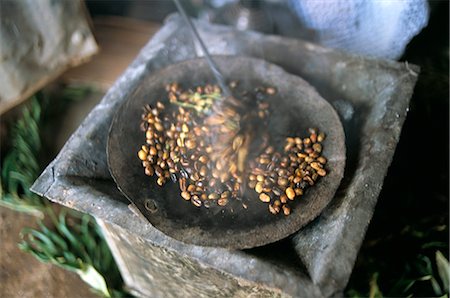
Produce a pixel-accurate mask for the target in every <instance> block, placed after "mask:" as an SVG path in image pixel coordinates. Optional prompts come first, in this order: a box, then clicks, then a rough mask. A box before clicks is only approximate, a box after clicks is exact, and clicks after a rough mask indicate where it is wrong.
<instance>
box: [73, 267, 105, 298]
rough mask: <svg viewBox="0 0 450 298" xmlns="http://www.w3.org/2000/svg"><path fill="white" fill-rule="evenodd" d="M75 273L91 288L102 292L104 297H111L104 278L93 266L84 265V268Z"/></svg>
mask: <svg viewBox="0 0 450 298" xmlns="http://www.w3.org/2000/svg"><path fill="white" fill-rule="evenodd" d="M77 273H78V275H79V276H80V277H81V279H82V280H84V281H85V282H86V283H87V284H89V285H90V286H91V287H92V288H94V289H95V290H97V291H99V292H100V293H102V294H103V295H104V296H105V297H111V295H110V293H109V291H108V287H107V286H106V281H105V279H104V278H103V276H102V275H101V274H100V273H98V271H97V270H95V268H94V267H92V266H91V265H84V268H83V269H80V270H78V271H77Z"/></svg>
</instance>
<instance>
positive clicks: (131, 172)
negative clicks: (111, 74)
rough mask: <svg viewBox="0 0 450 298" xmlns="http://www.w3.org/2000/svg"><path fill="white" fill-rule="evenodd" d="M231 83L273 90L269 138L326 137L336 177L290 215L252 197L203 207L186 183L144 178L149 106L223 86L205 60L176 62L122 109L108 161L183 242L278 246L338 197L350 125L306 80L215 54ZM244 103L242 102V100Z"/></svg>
mask: <svg viewBox="0 0 450 298" xmlns="http://www.w3.org/2000/svg"><path fill="white" fill-rule="evenodd" d="M214 60H215V61H216V63H217V64H218V66H219V68H220V69H221V71H222V73H223V75H224V77H225V78H227V79H229V80H238V81H239V85H240V87H241V88H243V89H244V90H253V89H254V88H255V87H256V86H273V87H276V88H277V93H276V95H273V96H269V97H267V101H268V102H269V103H270V106H271V109H272V112H271V116H270V117H271V119H270V126H269V134H270V135H271V136H272V137H273V141H274V143H275V145H276V146H279V145H280V144H282V143H283V141H282V140H283V139H284V137H286V136H293V135H294V136H301V137H304V136H306V135H307V134H308V133H307V129H308V128H310V127H315V128H318V129H319V130H320V131H323V132H325V133H326V135H327V137H326V139H325V141H324V142H323V146H324V151H323V156H325V157H326V158H327V159H328V163H327V165H326V169H327V171H328V175H326V176H325V177H322V178H321V179H320V180H319V181H318V183H317V184H316V185H314V186H313V187H311V188H309V189H308V190H307V191H306V192H305V194H304V195H303V196H302V197H301V198H297V199H296V200H295V201H294V202H293V203H291V204H290V206H291V208H292V211H291V214H290V215H289V216H284V215H283V214H278V215H273V214H271V213H269V211H268V205H267V204H266V203H262V202H261V201H259V200H258V199H257V197H256V195H254V194H252V193H251V192H249V193H248V195H246V196H244V198H243V199H242V200H243V202H244V203H245V204H246V205H247V206H248V208H247V209H244V208H243V207H242V202H237V200H235V201H236V202H230V203H229V204H228V205H226V206H225V207H220V206H215V207H211V208H209V209H207V208H204V207H201V208H198V207H195V206H194V205H193V204H191V203H190V202H188V201H185V200H183V199H182V198H181V197H180V191H179V188H178V184H174V183H172V182H170V181H169V182H168V183H166V184H165V185H164V186H163V187H160V186H158V185H157V184H156V178H154V177H148V176H146V175H145V174H144V170H143V168H142V165H141V162H140V160H139V159H138V157H137V151H139V148H140V147H141V145H142V144H144V143H145V135H144V133H143V132H142V131H141V130H140V128H139V127H140V122H141V114H142V107H143V106H144V105H146V104H150V105H154V104H155V103H156V101H158V100H160V101H163V103H165V104H166V105H168V104H169V103H168V100H167V99H166V91H165V86H166V84H168V83H172V82H178V83H179V84H181V86H183V88H190V87H194V86H197V85H202V84H206V83H215V81H214V78H213V76H212V75H211V70H210V69H209V67H208V65H207V63H206V61H205V60H204V59H202V58H199V59H194V60H189V61H184V62H181V63H178V64H174V65H171V66H169V67H167V68H164V69H162V70H160V71H157V72H155V73H152V74H150V75H149V76H148V77H146V78H145V79H143V80H142V81H141V83H140V84H139V86H138V87H137V88H136V90H135V92H134V93H133V94H132V95H131V96H130V97H129V98H128V100H126V102H125V103H124V104H123V105H122V106H121V107H120V108H119V109H118V110H117V113H116V115H115V117H114V119H113V122H112V124H111V128H110V131H109V138H108V145H107V156H108V165H109V169H110V172H111V175H112V177H113V179H114V180H115V182H116V183H117V186H118V187H119V189H120V191H121V192H122V193H123V194H124V195H125V196H126V197H127V198H128V199H129V200H130V201H131V202H132V203H133V204H135V205H136V207H137V208H138V209H139V210H140V212H141V213H142V214H143V215H144V216H145V217H146V218H147V219H148V220H149V221H150V223H151V224H152V225H153V226H154V227H156V228H157V229H159V230H160V231H162V232H163V233H165V234H166V235H169V236H171V237H173V238H175V239H177V240H180V241H183V242H186V243H191V244H196V245H202V246H218V247H225V248H230V249H243V248H251V247H255V246H261V245H264V244H267V243H271V242H275V241H277V240H280V239H282V238H285V237H287V236H289V235H290V234H292V233H294V232H296V231H298V230H299V229H300V228H301V227H303V226H304V225H306V224H307V223H308V222H310V221H311V220H313V219H314V218H315V217H317V216H318V215H319V214H320V212H321V211H322V210H323V209H324V208H325V207H326V206H327V204H328V203H329V202H330V201H331V200H332V198H333V196H334V194H335V192H336V189H337V188H338V186H339V184H340V181H341V179H342V177H343V173H344V165H345V137H344V131H343V128H342V124H341V122H340V120H339V117H338V115H337V114H336V112H335V111H334V109H333V108H332V107H331V105H330V104H329V103H328V102H327V101H326V100H324V99H323V98H322V97H321V96H320V95H319V94H318V93H317V92H316V91H315V90H314V88H313V87H311V86H310V85H309V84H308V83H306V82H305V81H304V80H303V79H301V78H299V77H297V76H294V75H291V74H288V73H287V72H285V71H284V70H283V69H281V68H280V67H278V66H276V65H273V64H270V63H267V62H265V61H263V60H259V59H254V58H248V57H236V56H215V57H214ZM236 97H237V98H238V99H239V97H238V96H236Z"/></svg>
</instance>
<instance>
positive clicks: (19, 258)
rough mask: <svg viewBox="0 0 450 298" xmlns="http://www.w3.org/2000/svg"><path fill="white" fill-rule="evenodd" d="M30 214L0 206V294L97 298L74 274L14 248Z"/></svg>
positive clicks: (31, 221)
mask: <svg viewBox="0 0 450 298" xmlns="http://www.w3.org/2000/svg"><path fill="white" fill-rule="evenodd" d="M34 223H35V219H34V218H33V217H31V216H28V215H25V214H20V213H18V212H15V211H11V210H9V209H7V208H3V207H0V241H1V250H0V297H5V298H15V297H21V298H22V297H25V298H26V297H30V298H36V297H61V298H62V297H67V298H78V297H80V298H81V297H82V298H87V297H98V296H96V295H95V294H93V293H92V292H90V290H89V288H88V286H87V285H86V284H85V283H84V282H83V281H82V280H81V279H80V278H79V277H78V275H76V274H75V273H71V272H68V271H66V270H63V269H60V268H58V267H56V266H53V265H49V264H43V263H41V262H39V261H37V260H36V259H35V258H34V257H33V256H31V255H29V254H26V253H24V252H22V251H20V249H19V248H18V247H17V243H18V242H20V240H21V239H20V235H19V233H20V231H21V230H22V229H23V228H24V227H33V226H35V225H34Z"/></svg>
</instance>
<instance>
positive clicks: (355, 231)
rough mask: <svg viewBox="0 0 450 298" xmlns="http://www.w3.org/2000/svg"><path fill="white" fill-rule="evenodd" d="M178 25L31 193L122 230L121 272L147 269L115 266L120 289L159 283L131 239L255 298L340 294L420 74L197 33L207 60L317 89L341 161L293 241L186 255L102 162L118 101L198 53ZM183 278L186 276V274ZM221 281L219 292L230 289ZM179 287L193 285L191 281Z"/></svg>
mask: <svg viewBox="0 0 450 298" xmlns="http://www.w3.org/2000/svg"><path fill="white" fill-rule="evenodd" d="M182 24H183V23H182V20H181V19H180V18H179V17H178V16H176V15H175V16H172V17H170V18H169V19H168V20H167V21H166V24H165V25H164V26H163V28H162V29H161V30H160V31H159V32H158V33H157V34H156V35H155V37H154V38H153V39H152V40H151V41H150V42H149V43H148V44H147V45H146V46H145V47H144V48H143V49H142V51H141V53H140V54H139V56H138V57H137V58H136V60H135V61H134V62H133V63H132V64H131V65H130V67H129V68H128V69H127V71H126V72H125V73H124V74H123V75H122V76H121V78H120V79H119V80H118V81H117V82H116V84H115V85H114V86H113V87H112V88H111V89H110V90H109V92H108V93H107V94H106V96H105V97H104V99H103V100H102V102H101V103H100V104H99V105H98V106H97V107H96V108H94V109H93V110H92V112H91V113H90V114H89V116H88V117H87V118H86V119H85V121H84V122H83V123H82V125H81V126H80V127H79V129H78V130H77V131H76V132H75V133H74V134H73V135H72V137H71V138H70V139H69V141H68V142H67V144H66V145H65V147H64V148H63V149H62V151H61V153H60V154H59V156H58V157H57V158H56V159H55V160H54V161H53V162H52V163H51V164H50V165H49V166H48V167H47V169H46V170H45V171H44V173H43V174H42V175H41V177H40V178H39V179H38V180H37V181H36V182H35V184H34V186H33V188H32V189H33V191H35V192H36V193H38V194H41V195H44V196H46V197H48V198H49V199H51V200H53V201H55V202H58V203H60V204H63V205H65V206H69V207H71V208H75V209H78V210H81V211H84V212H87V213H89V214H92V215H93V216H95V217H97V218H99V219H101V220H103V221H105V222H108V223H111V224H112V225H111V226H112V227H115V226H118V227H119V226H120V229H121V230H120V231H119V230H118V231H116V233H122V232H123V234H124V238H123V239H122V240H121V241H117V242H116V243H114V245H115V246H116V247H118V248H120V249H113V252H114V255H115V257H116V259H117V260H118V261H119V263H120V262H122V263H125V262H126V260H129V259H135V260H140V262H141V263H140V267H142V268H143V269H142V270H137V269H136V268H134V267H129V268H130V270H129V271H127V270H125V269H124V266H121V267H122V268H121V270H122V272H123V273H126V274H129V275H130V276H129V277H128V278H126V280H128V283H127V284H128V285H129V286H130V287H131V288H134V289H148V287H145V281H146V280H147V279H152V278H155V277H153V276H152V275H151V274H149V275H147V276H145V275H142V274H143V272H144V271H145V272H153V274H156V275H157V274H158V272H155V271H152V269H151V267H152V266H153V264H152V263H151V262H150V261H146V260H145V258H142V257H141V256H143V255H145V251H146V250H147V249H150V248H146V246H139V247H134V246H133V245H129V246H126V243H125V242H126V241H127V240H126V239H127V237H130V239H133V240H130V243H133V241H140V242H144V243H146V245H147V246H156V247H162V248H165V249H168V250H171V251H173V252H174V253H175V254H176V255H177V258H182V259H184V258H186V259H187V260H195V261H196V262H198V264H199V265H200V266H207V267H209V268H213V269H214V270H217V271H220V272H225V273H227V275H226V276H227V278H231V279H236V278H239V279H243V280H246V281H248V282H253V283H255V284H257V288H258V289H260V290H261V291H265V290H266V289H278V290H279V291H282V292H284V293H285V294H287V295H291V296H303V297H305V296H310V297H311V296H331V295H333V294H336V293H339V292H340V291H342V289H343V288H344V287H345V285H346V283H347V281H348V278H349V276H350V273H351V271H352V268H353V265H354V262H355V260H356V256H357V253H358V250H359V248H360V245H361V243H362V240H363V237H364V234H365V231H366V229H367V227H368V224H369V222H370V219H371V217H372V214H373V211H374V208H375V204H376V201H377V198H378V194H379V192H380V190H381V187H382V183H383V179H384V176H385V175H386V172H387V169H388V166H389V164H390V162H391V159H392V156H393V154H394V150H395V147H396V144H397V142H398V139H399V136H400V132H401V127H402V125H403V122H404V120H405V117H406V114H407V111H408V104H409V98H410V96H411V94H412V92H413V88H414V84H415V82H416V79H417V76H418V68H417V67H415V66H413V65H408V64H406V63H397V62H393V61H385V60H376V59H366V58H363V57H358V56H352V55H349V54H345V53H343V52H339V51H334V50H331V49H326V48H322V47H319V46H316V45H314V44H311V43H307V42H303V41H301V40H294V39H288V38H282V37H277V36H263V35H260V34H258V33H254V32H237V31H233V30H230V29H229V28H227V27H224V26H215V25H211V24H207V23H203V22H199V23H197V28H198V30H199V31H200V34H201V35H203V36H204V38H205V40H207V44H208V45H209V50H210V52H211V53H212V54H215V55H246V56H253V57H258V58H263V59H265V60H266V61H269V62H272V63H275V64H277V65H279V66H281V67H283V68H284V69H285V70H287V71H288V72H291V73H294V74H297V75H299V76H301V77H302V78H304V79H305V80H306V81H307V82H308V83H309V84H311V85H313V86H314V87H315V88H316V90H317V91H318V92H319V94H320V95H321V96H322V97H323V98H325V99H326V100H327V101H328V102H329V103H330V104H331V105H332V106H333V107H334V108H335V109H336V110H337V112H338V114H339V116H340V118H341V122H342V123H343V126H344V130H345V135H346V147H347V148H346V149H347V151H346V152H347V154H346V155H347V160H346V168H345V172H344V178H343V181H342V183H341V185H340V187H339V189H338V191H337V192H336V195H335V197H334V199H333V201H332V203H331V204H330V205H329V206H328V207H327V208H326V209H325V210H324V212H323V213H322V214H321V215H320V216H319V217H318V218H316V219H315V220H314V221H313V222H312V223H310V224H309V225H307V226H306V227H305V228H303V229H301V230H300V231H299V232H298V233H296V234H295V236H294V237H288V238H287V239H284V240H282V241H279V242H277V243H274V244H271V245H267V246H263V247H261V248H258V249H250V250H245V251H240V250H225V249H219V248H211V247H200V246H195V245H188V244H183V243H181V242H179V241H177V240H175V239H173V238H170V237H168V236H165V235H164V234H162V233H161V232H159V231H158V230H157V229H155V228H154V227H152V226H151V225H150V224H148V223H145V222H143V221H142V220H140V218H139V217H137V216H134V215H133V213H132V212H131V211H129V210H128V208H127V205H126V202H127V200H126V199H125V198H124V197H123V196H122V195H121V194H120V192H119V191H118V190H117V189H116V187H115V184H114V182H113V181H112V179H111V176H110V174H109V171H108V166H107V162H106V140H107V135H108V128H109V126H110V124H111V121H112V117H113V115H114V113H115V111H116V110H117V109H118V107H119V106H120V105H121V104H122V103H123V102H124V100H125V99H126V98H127V97H128V96H129V95H130V94H131V93H132V92H134V91H135V89H136V87H137V86H138V85H139V84H140V82H141V81H142V80H143V79H144V78H145V77H146V75H147V74H148V73H151V72H154V71H155V70H157V69H160V68H162V67H164V66H167V65H169V64H173V63H174V62H178V61H183V60H187V59H192V58H195V56H197V55H196V53H201V50H200V49H199V48H198V46H197V45H194V44H192V42H191V40H190V38H189V34H188V32H187V28H183V25H182ZM124 247H127V249H124ZM300 261H301V262H300ZM174 262H177V259H174ZM180 270H187V271H188V272H189V271H191V269H190V268H189V267H186V268H183V269H180ZM305 273H306V274H305ZM206 274H207V273H205V275H204V278H205V280H207V278H208V276H207V275H206ZM227 278H224V281H223V282H224V283H226V282H229V279H227ZM184 282H185V283H186V284H192V282H191V281H190V280H188V279H186V280H185V281H184ZM186 286H187V285H186ZM148 291H150V292H148ZM148 291H147V292H144V293H142V295H143V296H150V295H151V294H152V292H151V291H152V290H151V289H149V290H148ZM155 291H156V289H155ZM171 293H177V292H176V290H173V291H172V292H171ZM179 295H182V293H179ZM173 296H176V294H173Z"/></svg>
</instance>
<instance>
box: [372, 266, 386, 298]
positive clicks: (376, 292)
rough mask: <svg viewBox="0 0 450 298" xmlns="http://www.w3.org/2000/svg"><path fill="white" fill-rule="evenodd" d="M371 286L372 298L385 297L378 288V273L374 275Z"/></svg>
mask: <svg viewBox="0 0 450 298" xmlns="http://www.w3.org/2000/svg"><path fill="white" fill-rule="evenodd" d="M369 285H370V292H369V297H370V298H382V297H383V293H381V291H380V288H379V287H378V272H376V273H374V274H373V275H372V278H371V279H370V283H369Z"/></svg>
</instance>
